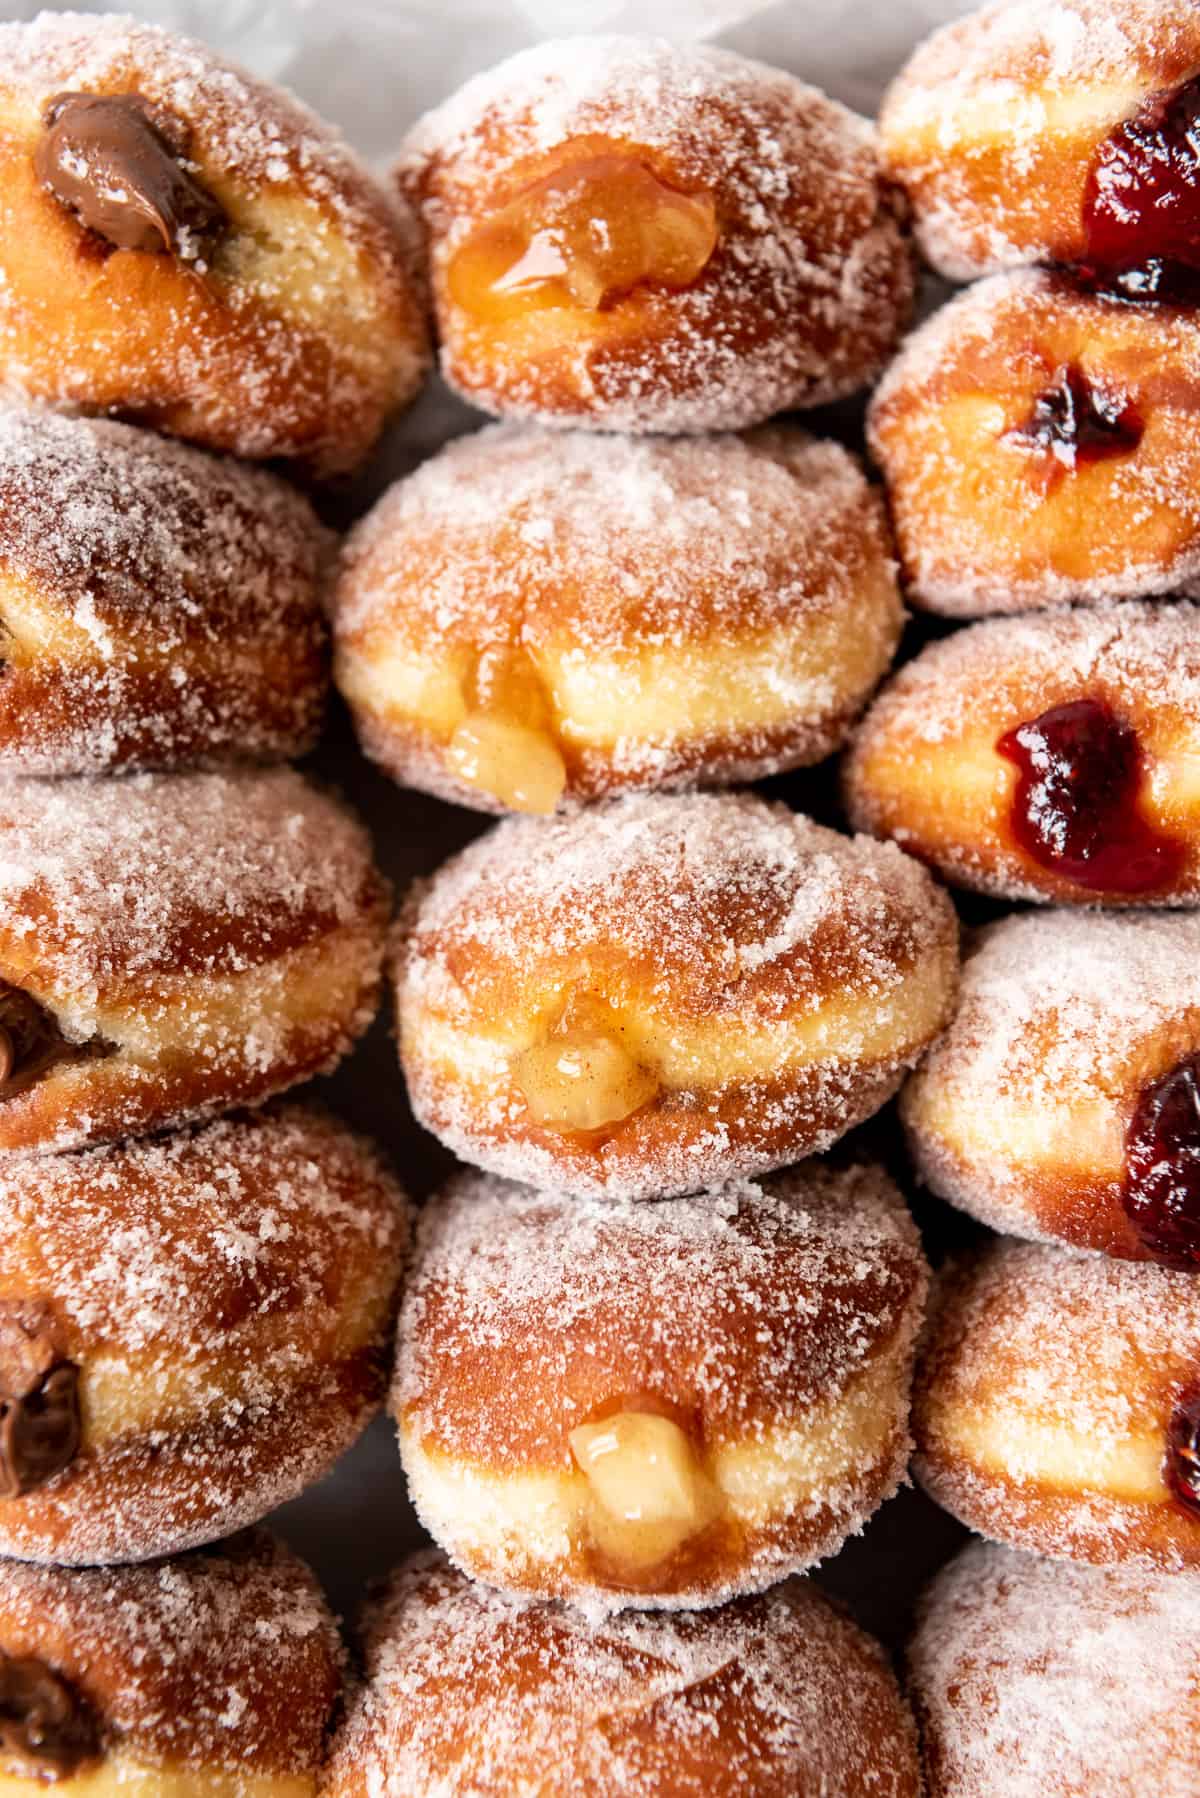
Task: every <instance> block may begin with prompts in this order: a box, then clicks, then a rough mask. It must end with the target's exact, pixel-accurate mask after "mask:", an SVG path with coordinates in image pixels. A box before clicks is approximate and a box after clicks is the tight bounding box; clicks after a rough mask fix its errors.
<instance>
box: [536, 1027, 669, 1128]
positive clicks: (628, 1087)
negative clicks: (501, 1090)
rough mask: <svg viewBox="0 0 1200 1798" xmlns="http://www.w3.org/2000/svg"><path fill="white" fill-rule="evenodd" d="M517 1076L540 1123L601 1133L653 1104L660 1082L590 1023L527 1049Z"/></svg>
mask: <svg viewBox="0 0 1200 1798" xmlns="http://www.w3.org/2000/svg"><path fill="white" fill-rule="evenodd" d="M513 1077H514V1079H515V1080H516V1083H517V1085H518V1086H519V1087H520V1089H521V1091H522V1093H523V1094H524V1096H525V1103H526V1105H527V1106H528V1107H529V1110H530V1111H531V1113H532V1114H533V1116H534V1118H535V1119H536V1121H537V1122H538V1123H539V1124H547V1125H549V1126H550V1127H551V1128H552V1129H557V1130H601V1129H603V1128H604V1126H605V1125H606V1124H616V1123H619V1122H620V1120H621V1119H622V1118H627V1117H629V1116H631V1115H632V1113H633V1112H635V1111H638V1110H639V1109H640V1108H641V1107H642V1106H643V1105H646V1104H649V1102H650V1100H651V1099H652V1098H654V1096H655V1094H656V1093H657V1092H658V1081H657V1080H656V1079H655V1077H654V1075H653V1074H652V1073H651V1072H650V1071H649V1069H648V1068H645V1067H643V1066H642V1064H641V1063H640V1062H639V1061H636V1060H635V1059H634V1057H633V1056H632V1055H630V1054H629V1052H628V1051H627V1050H626V1049H625V1048H624V1047H623V1046H622V1044H621V1043H619V1042H618V1041H617V1040H616V1038H615V1037H614V1036H613V1035H611V1034H610V1033H609V1032H608V1031H606V1030H604V1029H602V1028H599V1027H594V1026H591V1025H588V1024H581V1025H574V1026H567V1027H565V1028H560V1029H556V1030H555V1031H553V1032H552V1033H551V1034H550V1035H549V1036H548V1037H546V1039H545V1040H544V1041H543V1042H540V1043H535V1044H533V1046H532V1047H531V1048H528V1049H526V1050H524V1051H523V1052H522V1053H521V1054H520V1055H519V1056H518V1057H517V1058H516V1061H515V1062H514V1064H513Z"/></svg>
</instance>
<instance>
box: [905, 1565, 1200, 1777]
mask: <svg viewBox="0 0 1200 1798" xmlns="http://www.w3.org/2000/svg"><path fill="white" fill-rule="evenodd" d="M1198 1633H1200V1581H1197V1579H1196V1578H1195V1577H1194V1576H1187V1575H1182V1576H1181V1575H1179V1574H1161V1573H1151V1572H1146V1571H1144V1570H1143V1569H1141V1568H1125V1567H1080V1566H1076V1565H1072V1563H1071V1562H1069V1561H1048V1560H1043V1559H1042V1558H1040V1557H1038V1556H1034V1555H1023V1554H1017V1553H1015V1552H1014V1551H1013V1550H1012V1549H1008V1548H1000V1547H997V1546H996V1545H994V1544H992V1543H987V1542H975V1543H972V1544H971V1546H970V1547H969V1548H967V1549H964V1550H963V1552H962V1553H961V1554H960V1555H959V1556H958V1557H957V1559H956V1560H954V1561H952V1562H951V1564H950V1565H949V1566H948V1567H946V1568H944V1569H943V1571H942V1572H941V1573H939V1574H938V1576H937V1578H936V1579H935V1580H934V1582H933V1584H932V1586H931V1587H930V1588H929V1590H928V1591H927V1592H926V1594H925V1596H924V1598H923V1600H922V1602H921V1606H920V1610H919V1614H918V1621H917V1628H916V1633H915V1635H914V1638H913V1641H912V1644H911V1646H910V1649H909V1656H908V1672H909V1681H908V1683H909V1693H910V1696H911V1697H912V1701H913V1706H914V1709H915V1710H916V1712H917V1717H918V1723H919V1728H920V1733H921V1744H922V1750H923V1758H924V1762H925V1782H926V1784H925V1789H926V1792H927V1793H928V1795H929V1798H1142V1794H1143V1793H1145V1792H1146V1791H1147V1790H1152V1791H1154V1792H1155V1793H1157V1794H1160V1795H1161V1798H1193V1794H1194V1793H1195V1792H1197V1791H1200V1734H1198V1731H1197V1725H1198V1724H1200V1712H1198V1710H1197V1697H1196V1694H1197V1689H1198V1688H1200V1649H1198V1648H1197V1635H1198ZM1116 1719H1119V1720H1120V1724H1119V1727H1117V1728H1114V1727H1113V1725H1114V1720H1116Z"/></svg>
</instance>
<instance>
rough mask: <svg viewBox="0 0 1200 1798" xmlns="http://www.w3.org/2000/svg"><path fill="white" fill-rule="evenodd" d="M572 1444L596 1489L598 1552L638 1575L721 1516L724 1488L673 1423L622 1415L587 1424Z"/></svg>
mask: <svg viewBox="0 0 1200 1798" xmlns="http://www.w3.org/2000/svg"><path fill="white" fill-rule="evenodd" d="M570 1443H571V1453H572V1454H573V1455H574V1457H575V1461H576V1464H577V1465H578V1467H579V1469H580V1471H581V1472H582V1473H583V1475H584V1477H585V1479H586V1480H587V1482H588V1488H589V1497H590V1501H591V1502H590V1505H589V1509H588V1531H589V1535H590V1538H591V1542H592V1546H593V1547H594V1548H595V1549H597V1550H598V1551H599V1552H600V1553H601V1554H602V1555H603V1556H604V1558H605V1559H606V1560H608V1561H611V1562H613V1563H614V1564H615V1565H616V1566H618V1567H623V1568H625V1569H626V1570H628V1572H629V1573H630V1575H631V1576H635V1575H638V1574H642V1573H645V1572H647V1571H649V1570H650V1569H651V1568H653V1567H656V1566H658V1565H659V1564H660V1563H661V1562H663V1561H665V1560H668V1559H669V1558H670V1556H671V1555H673V1554H674V1553H675V1552H676V1551H677V1550H678V1549H679V1548H681V1547H682V1546H683V1544H684V1543H685V1542H686V1541H688V1540H689V1538H690V1537H692V1536H695V1535H698V1534H699V1532H700V1531H701V1530H702V1529H704V1528H705V1526H706V1525H707V1524H708V1523H709V1522H711V1520H712V1518H713V1517H714V1516H715V1515H716V1512H717V1509H718V1507H719V1498H718V1495H717V1492H716V1489H715V1488H714V1486H713V1484H712V1481H711V1480H710V1479H709V1478H708V1477H707V1475H706V1474H705V1472H704V1470H703V1468H702V1467H701V1465H700V1462H699V1459H698V1457H697V1455H696V1453H695V1450H694V1449H693V1447H692V1444H691V1441H690V1440H689V1438H688V1436H687V1433H686V1432H685V1431H684V1430H683V1429H681V1427H680V1426H679V1424H677V1423H675V1422H674V1421H673V1420H672V1419H671V1418H669V1417H661V1416H658V1415H656V1414H655V1413H652V1412H647V1411H618V1412H616V1413H615V1414H614V1415H612V1416H611V1417H606V1418H604V1419H602V1420H601V1421H599V1422H597V1423H585V1424H580V1425H579V1426H578V1428H577V1429H574V1430H572V1431H571V1435H570Z"/></svg>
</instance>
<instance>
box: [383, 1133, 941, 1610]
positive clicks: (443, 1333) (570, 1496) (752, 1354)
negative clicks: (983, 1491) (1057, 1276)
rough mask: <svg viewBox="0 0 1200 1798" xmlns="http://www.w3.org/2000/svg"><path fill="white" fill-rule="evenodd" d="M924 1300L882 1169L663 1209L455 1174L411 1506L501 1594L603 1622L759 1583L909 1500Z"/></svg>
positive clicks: (438, 1246) (435, 1218)
mask: <svg viewBox="0 0 1200 1798" xmlns="http://www.w3.org/2000/svg"><path fill="white" fill-rule="evenodd" d="M924 1299H925V1264H924V1261H923V1259H922V1256H921V1249H920V1242H919V1238H918V1235H917V1231H916V1226H915V1225H914V1224H913V1222H912V1219H911V1218H910V1217H909V1215H908V1212H907V1210H906V1209H905V1207H904V1204H903V1202H902V1200H901V1198H900V1195H899V1193H898V1192H897V1191H896V1189H895V1188H894V1187H893V1186H892V1184H891V1182H890V1181H889V1180H888V1179H887V1177H886V1176H885V1175H884V1174H883V1173H882V1171H881V1170H879V1169H878V1168H874V1167H846V1168H842V1169H834V1168H829V1167H826V1166H825V1165H823V1164H822V1163H820V1162H814V1161H810V1162H807V1163H805V1164H804V1165H803V1166H802V1167H799V1168H793V1169H791V1170H789V1172H787V1173H785V1174H780V1175H776V1176H774V1177H773V1178H772V1179H771V1180H769V1181H768V1182H767V1183H766V1184H765V1185H763V1186H756V1185H751V1184H749V1183H743V1184H740V1185H739V1184H736V1183H730V1184H728V1185H726V1186H723V1187H721V1188H719V1189H718V1190H716V1191H714V1192H708V1193H702V1194H699V1195H697V1196H696V1197H693V1198H684V1199H675V1200H671V1201H669V1202H667V1203H660V1204H650V1205H646V1204H634V1203H630V1202H627V1201H617V1202H614V1201H612V1200H606V1199H581V1198H576V1197H565V1198H554V1197H550V1196H547V1195H545V1194H541V1193H536V1192H533V1191H531V1190H530V1189H529V1188H528V1187H518V1186H509V1185H508V1184H506V1183H505V1182H503V1181H499V1180H496V1179H494V1178H493V1177H491V1176H489V1175H487V1174H463V1175H460V1176H459V1177H458V1178H457V1179H456V1180H455V1181H454V1182H453V1183H452V1184H451V1186H450V1187H449V1188H448V1189H447V1190H446V1191H445V1192H444V1193H443V1194H442V1195H441V1196H440V1197H438V1198H436V1199H434V1200H433V1201H432V1202H431V1203H430V1205H429V1206H428V1207H427V1208H426V1210H425V1211H424V1212H423V1214H422V1218H421V1224H420V1229H419V1235H418V1241H417V1249H416V1254H415V1257H414V1261H413V1266H412V1269H411V1273H410V1280H409V1285H408V1289H407V1296H406V1299H405V1302H404V1305H403V1308H402V1310H401V1317H400V1336H399V1352H398V1361H397V1368H396V1377H395V1382H394V1384H393V1388H392V1398H391V1408H392V1411H393V1414H394V1416H395V1417H396V1420H397V1423H398V1426H399V1432H400V1452H401V1456H402V1458H403V1461H404V1467H405V1472H406V1474H407V1476H408V1483H409V1490H410V1493H411V1495H412V1498H413V1502H414V1503H415V1505H416V1507H417V1510H418V1512H419V1513H420V1516H421V1520H422V1522H423V1523H424V1524H425V1527H426V1528H427V1529H428V1530H429V1532H430V1534H431V1535H432V1536H433V1537H434V1538H435V1540H436V1541H437V1542H439V1543H440V1544H441V1546H442V1547H443V1548H444V1549H445V1550H446V1551H447V1553H448V1554H449V1555H450V1556H451V1558H452V1559H453V1560H454V1561H455V1563H456V1564H457V1565H459V1566H461V1567H463V1568H464V1569H465V1570H466V1572H468V1573H469V1574H471V1575H472V1576H473V1577H475V1578H477V1579H482V1580H486V1581H487V1582H488V1583H489V1584H490V1585H494V1586H500V1587H503V1588H504V1589H506V1590H509V1591H519V1592H527V1593H531V1594H533V1595H535V1596H537V1597H542V1598H565V1599H570V1600H572V1601H573V1602H575V1603H577V1604H581V1605H583V1606H584V1607H585V1608H587V1609H588V1610H589V1611H593V1612H594V1611H611V1610H618V1609H620V1608H622V1607H623V1606H625V1605H636V1606H638V1607H654V1608H657V1607H659V1606H666V1607H671V1608H675V1607H677V1606H681V1605H686V1606H693V1607H694V1606H701V1605H712V1604H719V1603H721V1602H722V1601H723V1600H724V1599H726V1598H730V1597H733V1596H735V1595H737V1594H738V1593H744V1592H752V1591H761V1590H763V1589H764V1588H765V1587H767V1586H769V1585H771V1584H773V1583H774V1582H775V1581H776V1580H779V1579H782V1578H784V1577H785V1576H786V1575H788V1574H790V1573H796V1572H799V1571H801V1570H802V1569H803V1568H805V1567H808V1566H811V1565H812V1563H813V1562H814V1561H817V1560H821V1559H823V1558H824V1557H825V1556H827V1555H830V1554H833V1553H836V1551H837V1549H838V1548H840V1547H841V1544H842V1542H843V1541H844V1540H845V1538H846V1537H847V1536H848V1535H850V1534H852V1533H854V1532H856V1531H857V1530H859V1529H861V1528H862V1525H863V1524H864V1523H865V1522H866V1519H867V1518H868V1517H869V1516H870V1514H871V1513H872V1512H873V1511H874V1510H875V1509H876V1507H877V1506H878V1505H879V1504H880V1503H881V1502H882V1501H883V1500H884V1499H886V1498H890V1497H891V1495H892V1493H893V1492H894V1491H895V1490H896V1487H897V1486H898V1484H899V1482H900V1480H901V1479H902V1477H903V1474H904V1470H905V1467H906V1466H907V1463H908V1455H909V1449H910V1446H911V1445H910V1442H909V1436H908V1404H909V1388H910V1385H911V1378H912V1362H913V1350H914V1342H915V1339H916V1333H917V1330H918V1327H919V1325H920V1323H921V1320H922V1316H923V1311H924Z"/></svg>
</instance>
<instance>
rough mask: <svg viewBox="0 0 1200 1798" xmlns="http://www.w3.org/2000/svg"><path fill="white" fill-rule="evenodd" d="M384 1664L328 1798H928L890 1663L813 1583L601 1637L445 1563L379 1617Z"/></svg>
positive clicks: (376, 1650) (620, 1623) (428, 1560)
mask: <svg viewBox="0 0 1200 1798" xmlns="http://www.w3.org/2000/svg"><path fill="white" fill-rule="evenodd" d="M366 1663H367V1682H366V1684H365V1686H363V1687H362V1688H361V1689H360V1690H359V1692H358V1693H357V1694H356V1696H355V1698H354V1699H353V1700H352V1702H351V1704H350V1707H349V1709H348V1712H347V1716H346V1719H345V1721H344V1723H343V1724H342V1726H341V1728H340V1729H339V1731H338V1733H337V1735H336V1736H335V1737H334V1741H333V1748H332V1751H331V1754H330V1759H329V1764H328V1768H327V1771H326V1775H325V1779H324V1782H323V1785H322V1794H323V1798H366V1795H367V1794H368V1793H371V1794H374V1795H375V1798H413V1795H414V1794H416V1793H434V1792H436V1793H437V1794H438V1795H439V1798H474V1794H477V1793H483V1792H496V1793H501V1792H503V1793H514V1794H515V1793H518V1792H521V1793H525V1792H530V1793H532V1792H537V1793H538V1794H539V1798H626V1795H627V1794H630V1793H634V1792H637V1793H646V1794H649V1793H655V1794H656V1795H657V1798H701V1795H702V1794H711V1798H768V1794H770V1798H805V1795H806V1794H809V1793H817V1792H829V1793H840V1794H845V1795H846V1798H849V1795H850V1794H851V1793H863V1794H865V1793H868V1792H870V1793H871V1794H872V1798H875V1795H876V1794H877V1795H878V1798H918V1794H919V1792H920V1790H921V1776H920V1770H919V1767H918V1762H917V1748H916V1735H915V1731H914V1729H913V1723H912V1717H911V1715H910V1714H909V1710H908V1706H907V1705H906V1704H905V1702H904V1700H903V1699H902V1698H901V1696H900V1692H899V1690H898V1688H897V1685H896V1681H895V1678H894V1676H893V1674H892V1671H891V1668H890V1667H889V1666H888V1664H887V1661H886V1658H885V1656H884V1654H883V1652H882V1650H881V1649H880V1647H879V1645H878V1644H877V1643H876V1642H874V1641H872V1639H871V1638H870V1637H869V1636H867V1635H865V1634H864V1633H863V1631H862V1630H860V1629H859V1628H858V1627H857V1626H856V1625H855V1624H854V1623H852V1622H851V1621H850V1619H849V1618H848V1617H847V1616H845V1615H844V1614H843V1613H842V1611H840V1610H839V1609H837V1608H836V1607H835V1606H834V1605H832V1604H831V1603H830V1602H829V1600H828V1599H827V1598H825V1597H823V1596H822V1594H821V1593H820V1592H818V1591H817V1589H816V1587H815V1586H811V1585H809V1583H808V1582H807V1581H806V1580H791V1581H789V1582H788V1583H787V1584H786V1585H784V1586H780V1587H779V1588H778V1589H777V1590H776V1591H774V1592H769V1593H767V1594H766V1595H765V1596H764V1597H761V1598H749V1599H741V1600H738V1601H737V1602H735V1603H733V1604H730V1605H726V1606H725V1607H724V1608H723V1609H721V1610H719V1611H705V1612H702V1613H700V1614H697V1615H687V1614H685V1613H681V1614H679V1615H675V1616H664V1615H662V1614H659V1615H646V1616H637V1615H633V1614H631V1615H628V1616H624V1617H617V1618H610V1619H609V1620H608V1621H607V1622H605V1623H603V1624H601V1625H599V1626H594V1625H592V1624H589V1623H588V1622H586V1621H585V1620H584V1619H583V1618H582V1617H580V1616H578V1615H577V1614H575V1613H573V1612H571V1611H570V1610H567V1609H564V1608H563V1607H561V1606H557V1605H544V1604H530V1603H522V1602H519V1601H514V1600H512V1599H506V1598H503V1597H501V1596H500V1594H499V1593H495V1592H489V1591H487V1590H486V1589H485V1588H483V1587H481V1586H473V1585H471V1584H470V1583H469V1582H468V1581H467V1580H465V1579H464V1578H463V1577H462V1575H461V1574H459V1573H456V1572H455V1571H454V1569H453V1568H451V1567H447V1566H446V1565H445V1564H444V1562H442V1561H441V1560H440V1559H438V1558H437V1557H435V1556H428V1555H427V1556H422V1557H420V1558H419V1559H417V1560H416V1561H413V1562H411V1563H410V1564H409V1565H408V1566H406V1567H404V1568H402V1569H401V1570H400V1571H399V1572H398V1573H397V1574H396V1575H394V1576H393V1578H392V1580H391V1581H390V1583H389V1584H388V1585H387V1586H386V1587H385V1588H384V1590H383V1591H382V1592H381V1594H380V1595H379V1597H378V1599H377V1600H376V1602H375V1603H374V1604H373V1605H372V1606H371V1608H370V1610H369V1611H368V1614H367V1618H366Z"/></svg>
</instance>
